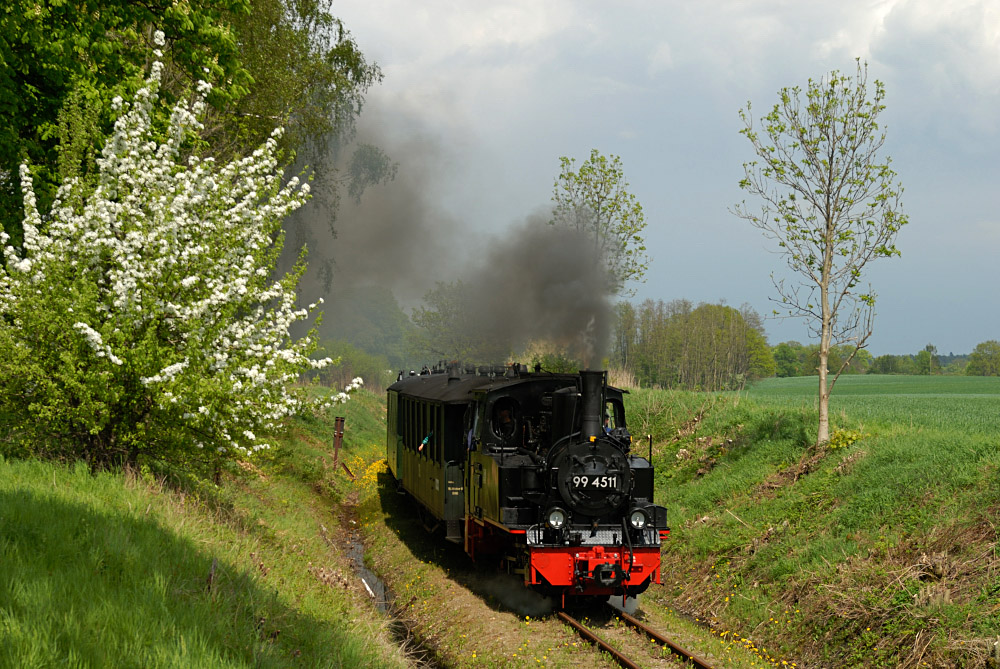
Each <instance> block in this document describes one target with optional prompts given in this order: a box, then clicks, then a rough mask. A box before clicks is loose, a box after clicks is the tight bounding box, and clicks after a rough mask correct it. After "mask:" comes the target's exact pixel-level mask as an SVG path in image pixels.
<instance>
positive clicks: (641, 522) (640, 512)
mask: <svg viewBox="0 0 1000 669" xmlns="http://www.w3.org/2000/svg"><path fill="white" fill-rule="evenodd" d="M628 522H629V524H630V525H632V527H634V528H635V529H637V530H641V529H642V528H644V527H646V525H648V524H649V516H648V515H647V514H646V511H645V509H632V512H631V513H629V514H628Z"/></svg>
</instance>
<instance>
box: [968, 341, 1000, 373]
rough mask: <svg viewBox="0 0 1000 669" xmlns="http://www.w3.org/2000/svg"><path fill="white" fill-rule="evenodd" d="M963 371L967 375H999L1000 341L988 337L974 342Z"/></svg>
mask: <svg viewBox="0 0 1000 669" xmlns="http://www.w3.org/2000/svg"><path fill="white" fill-rule="evenodd" d="M965 373H966V374H967V375H968V376H1000V341H997V340H996V339H990V340H989V341H984V342H982V343H979V344H976V348H974V349H973V350H972V354H971V355H970V356H969V364H968V366H966V368H965Z"/></svg>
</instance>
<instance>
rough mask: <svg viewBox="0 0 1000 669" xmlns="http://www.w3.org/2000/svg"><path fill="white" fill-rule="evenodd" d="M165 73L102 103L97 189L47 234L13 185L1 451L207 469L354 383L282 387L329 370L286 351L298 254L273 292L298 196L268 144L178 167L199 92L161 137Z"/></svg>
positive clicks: (61, 213)
mask: <svg viewBox="0 0 1000 669" xmlns="http://www.w3.org/2000/svg"><path fill="white" fill-rule="evenodd" d="M157 37H158V38H160V39H161V40H162V36H161V35H159V34H158V35H157ZM160 44H162V41H161V42H160ZM154 53H155V54H156V56H157V61H158V60H159V57H160V53H159V51H156V52H154ZM161 70H162V66H161V64H160V63H159V62H155V63H154V65H153V67H152V70H151V74H150V76H149V79H148V80H147V82H146V86H145V87H144V88H143V89H141V90H140V91H139V92H138V93H137V94H136V96H135V99H134V101H133V102H131V103H126V102H123V101H122V100H121V99H116V100H115V104H116V107H117V108H118V111H119V116H118V120H117V122H116V123H115V127H114V132H113V135H112V136H111V138H110V139H109V141H108V142H107V145H106V146H105V147H104V149H103V151H102V154H101V157H100V158H99V159H98V160H97V168H98V177H97V181H96V183H91V184H90V186H85V185H83V184H80V183H66V184H64V185H63V186H62V187H61V188H60V189H59V192H58V196H57V201H56V203H55V205H54V206H53V208H52V211H51V214H50V215H49V216H48V217H46V218H45V219H44V220H43V218H42V217H41V216H40V215H39V213H38V210H37V209H36V204H35V195H34V192H33V188H32V182H31V177H30V173H29V170H28V168H27V167H26V166H24V167H22V168H21V183H22V190H23V193H24V203H25V213H24V243H23V248H21V249H17V248H14V247H13V246H11V245H10V244H9V241H10V240H9V239H8V238H7V235H6V234H3V235H2V238H0V244H2V245H3V247H4V249H3V252H4V263H3V267H2V268H0V448H2V445H3V444H6V445H7V447H8V448H12V447H16V446H17V445H20V446H21V447H26V448H30V449H31V450H34V451H42V452H50V453H55V454H65V455H70V456H74V457H79V456H83V457H86V458H87V459H88V460H90V461H91V462H93V463H94V464H95V465H99V466H100V465H109V464H124V463H136V462H141V461H144V459H150V458H152V459H154V460H165V461H169V462H172V463H183V464H189V465H195V464H199V463H200V464H203V465H211V464H217V463H218V462H219V460H220V459H225V458H229V457H239V456H241V455H242V454H248V453H253V452H255V451H258V450H260V449H262V448H266V447H267V446H268V444H267V443H266V441H265V440H264V438H263V437H262V436H258V435H264V434H267V433H272V432H273V431H274V430H275V429H276V428H278V427H280V425H281V422H282V420H283V419H284V418H285V417H287V416H289V415H291V414H294V413H297V412H300V411H302V410H304V409H307V408H309V407H310V406H315V405H316V404H321V405H322V404H325V405H326V406H329V405H330V404H331V403H335V402H342V401H346V400H347V397H348V395H347V393H349V392H350V391H351V390H353V389H354V388H356V387H357V386H358V385H359V384H360V379H356V380H355V382H354V383H352V384H351V385H350V387H348V388H346V389H345V390H344V392H341V393H339V394H337V395H336V396H334V397H328V398H321V399H318V400H317V399H315V398H313V399H311V400H307V399H306V397H305V395H304V394H303V393H302V389H300V388H297V387H296V386H295V385H294V382H295V381H296V380H297V379H298V378H299V376H300V375H301V374H302V373H303V372H304V371H306V370H309V369H317V368H322V367H324V366H326V365H328V364H330V362H331V361H330V360H329V359H328V358H327V359H322V360H313V359H311V358H310V357H309V356H310V354H311V353H312V351H313V349H314V341H313V337H312V334H311V333H310V335H308V336H306V337H304V338H302V339H298V340H295V339H293V338H291V337H290V335H289V327H290V326H291V325H292V323H294V322H296V321H299V320H302V319H307V318H309V317H310V312H311V311H313V310H314V309H315V307H316V305H310V306H309V308H308V309H304V308H298V307H296V305H295V290H296V287H297V283H298V280H299V277H300V276H301V274H302V272H303V271H304V269H305V260H304V255H303V256H301V257H300V259H299V262H298V264H297V265H296V267H295V269H294V270H293V271H292V272H291V273H289V274H288V275H285V276H284V277H282V278H280V279H278V280H277V281H275V280H274V279H273V278H272V273H273V268H274V265H275V261H276V259H277V257H278V254H279V253H280V252H281V247H282V241H283V240H282V237H281V232H280V231H281V228H280V226H281V221H282V219H283V218H284V217H285V216H287V215H288V214H289V213H290V212H291V211H293V210H294V209H296V208H297V207H299V206H300V205H301V204H302V203H303V202H304V201H305V200H306V198H307V197H308V192H309V189H308V184H305V183H301V182H300V181H299V179H297V178H293V179H291V180H290V181H288V182H287V183H284V184H282V177H281V170H280V168H279V164H278V157H277V156H276V155H275V154H276V142H275V138H276V137H277V136H278V133H277V132H275V134H274V135H273V136H272V138H271V139H270V140H269V141H268V142H267V143H266V144H265V145H264V146H262V147H261V148H260V149H258V150H257V151H255V152H254V153H253V155H251V156H249V157H246V158H243V159H240V160H234V161H233V162H230V163H228V164H225V165H217V164H215V163H214V162H213V161H212V160H210V159H206V160H199V159H198V158H197V157H194V156H192V157H189V158H186V159H185V158H184V153H185V150H184V149H185V146H186V142H189V141H190V139H191V136H192V133H193V132H194V131H196V130H197V129H199V127H200V121H199V117H200V114H201V113H202V112H203V109H204V98H205V95H206V94H207V93H208V91H209V89H210V86H209V85H208V84H206V83H204V82H202V83H201V84H199V87H198V91H197V94H196V95H195V96H194V101H193V102H190V103H180V104H178V105H177V106H176V107H175V108H174V109H173V112H172V115H171V117H170V122H169V127H168V128H167V129H166V131H165V132H164V131H163V130H162V129H161V130H160V131H157V130H156V129H155V128H153V127H152V123H151V114H150V112H151V110H152V107H153V105H154V103H155V102H156V101H157V96H158V90H159V82H160V74H161Z"/></svg>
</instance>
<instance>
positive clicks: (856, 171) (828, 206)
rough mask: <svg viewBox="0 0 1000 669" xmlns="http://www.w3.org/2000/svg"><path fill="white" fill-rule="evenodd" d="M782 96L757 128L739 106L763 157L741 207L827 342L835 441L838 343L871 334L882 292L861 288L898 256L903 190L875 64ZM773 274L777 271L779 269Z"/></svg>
mask: <svg viewBox="0 0 1000 669" xmlns="http://www.w3.org/2000/svg"><path fill="white" fill-rule="evenodd" d="M779 97H780V100H779V102H778V104H776V105H775V106H774V108H773V109H772V110H771V112H770V113H768V114H766V115H765V116H763V117H762V118H761V119H760V124H761V127H760V129H758V128H757V127H756V126H755V123H754V119H753V116H752V114H751V106H750V103H749V102H748V103H747V106H746V108H745V109H743V110H741V111H740V117H741V119H742V120H743V122H744V128H743V129H742V130H741V131H740V132H741V134H743V135H744V136H745V137H746V138H747V139H748V140H749V141H750V143H751V145H752V146H753V149H754V152H755V153H756V154H757V156H758V158H759V160H755V161H752V162H749V163H744V171H745V176H744V178H743V179H742V180H741V181H740V187H741V188H743V189H744V190H746V191H747V192H749V193H751V194H752V195H754V196H757V197H758V198H760V199H761V200H762V201H763V205H762V206H761V209H760V210H759V212H758V211H753V210H751V209H749V208H748V207H747V205H746V203H745V202H744V203H742V204H740V205H737V206H736V207H735V209H734V213H735V214H736V215H738V216H740V217H741V218H743V219H745V220H747V221H749V222H750V223H751V224H752V225H754V226H755V227H757V228H759V229H760V230H762V231H763V232H764V234H765V236H766V237H768V238H770V239H773V240H774V241H775V242H776V243H777V246H778V248H779V250H780V252H781V253H782V254H783V256H784V259H785V261H786V263H787V265H788V267H789V269H790V270H792V272H794V273H796V274H798V275H799V280H798V281H797V282H795V283H792V284H786V282H785V281H784V279H781V280H777V279H775V280H774V285H775V288H776V289H777V292H778V296H779V297H778V300H777V301H779V302H780V304H781V305H782V307H783V308H784V309H785V310H786V312H787V314H788V315H790V316H797V317H803V318H804V319H805V320H806V322H807V323H808V324H809V326H810V328H811V330H812V332H813V333H814V335H815V336H816V337H817V338H818V339H819V361H818V362H819V364H818V369H819V403H818V404H819V428H818V430H817V441H818V442H819V443H823V442H826V441H828V440H829V438H830V419H829V406H830V392H831V391H832V389H833V386H834V385H835V384H836V381H837V379H838V378H839V376H840V374H841V373H842V372H843V371H844V369H846V368H847V365H849V364H850V362H851V360H852V359H853V356H852V355H851V356H847V357H846V358H844V359H843V360H842V361H841V362H840V365H839V366H838V367H837V368H835V369H833V376H832V378H830V376H829V373H828V365H827V363H828V360H829V357H830V351H831V348H832V347H833V346H836V345H839V344H850V345H851V346H852V347H853V349H854V351H855V352H857V351H860V350H861V349H862V348H864V347H865V346H866V345H867V341H868V338H869V337H870V336H871V334H872V332H873V320H874V315H875V293H874V292H873V291H872V290H871V287H870V286H869V287H868V289H867V290H864V291H863V290H862V289H861V288H860V287H859V286H860V282H861V276H862V272H863V270H864V269H865V267H866V266H867V265H868V263H870V262H872V261H873V260H875V259H878V258H888V257H891V256H894V255H899V251H898V250H897V249H896V246H895V239H896V236H897V233H898V232H899V229H900V228H901V227H902V226H903V225H905V224H906V222H907V218H906V216H905V215H904V214H903V213H902V204H901V195H902V188H901V187H900V186H899V184H898V183H896V182H895V181H894V179H895V177H896V173H895V172H894V171H893V170H892V169H891V168H890V164H891V160H890V159H889V158H885V159H882V158H881V157H880V151H881V149H882V146H883V144H884V142H885V137H886V135H885V132H884V131H883V130H881V128H880V126H879V123H878V119H879V114H880V113H881V112H882V111H883V110H884V109H885V105H884V104H883V101H884V99H885V87H884V86H883V85H882V83H881V82H879V81H878V80H876V81H875V82H874V86H873V87H871V88H870V87H869V84H868V69H867V65H865V66H862V64H861V62H860V61H858V66H857V72H856V74H855V75H854V76H853V77H852V76H847V75H842V74H840V73H839V72H837V71H834V72H832V73H830V75H829V76H827V77H824V78H822V79H821V80H819V81H813V80H811V79H810V80H809V85H808V88H807V90H806V91H805V97H804V99H803V91H802V90H801V89H800V88H799V87H794V88H784V89H782V90H781V91H780V92H779ZM772 278H773V276H772Z"/></svg>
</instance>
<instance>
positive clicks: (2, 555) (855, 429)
mask: <svg viewBox="0 0 1000 669" xmlns="http://www.w3.org/2000/svg"><path fill="white" fill-rule="evenodd" d="M814 385H815V382H814V380H812V379H805V380H803V379H789V380H773V381H770V382H767V383H764V384H761V385H760V386H758V387H756V388H754V389H753V390H752V391H751V392H750V393H747V394H742V395H726V394H723V395H711V396H709V395H699V394H693V393H671V392H663V391H650V390H639V391H634V392H633V393H632V394H631V395H629V396H628V402H629V411H630V421H631V423H630V424H631V425H632V427H633V429H634V431H635V432H637V433H647V432H648V433H651V434H653V436H654V452H655V459H656V464H657V466H658V481H657V483H658V494H659V495H660V500H659V501H661V502H662V503H664V504H666V505H667V506H668V507H669V509H670V517H671V523H672V528H673V533H672V535H671V538H670V540H669V541H668V544H667V546H666V548H665V551H664V559H665V568H664V575H665V578H664V580H665V586H664V587H663V588H653V589H651V590H650V591H649V592H648V593H647V595H646V596H645V597H646V603H645V604H644V608H646V609H649V610H652V609H653V608H654V607H656V606H658V605H659V606H661V607H662V606H669V607H672V608H675V609H679V610H681V611H685V612H688V613H691V614H693V615H694V616H695V617H697V618H699V619H700V620H705V619H706V618H707V619H709V620H711V621H712V624H713V625H714V626H715V628H714V631H713V633H714V635H715V638H717V639H718V643H719V644H722V645H725V644H732V645H733V646H739V647H741V648H742V647H747V646H749V647H750V648H752V649H753V654H752V655H751V658H752V657H758V658H762V659H763V660H764V661H765V662H767V661H769V658H778V657H782V658H790V659H791V658H794V659H795V660H797V662H798V664H799V665H800V666H858V665H870V666H900V665H903V666H906V665H909V666H922V664H923V663H927V664H928V665H929V666H935V665H941V664H949V665H958V666H977V665H982V664H984V663H985V661H986V659H985V658H986V656H987V654H988V653H989V652H990V651H989V645H988V644H989V643H990V642H991V641H992V640H993V639H995V637H996V636H997V634H998V633H1000V560H998V557H997V536H996V531H995V529H994V526H993V524H992V521H993V518H995V516H996V512H997V510H998V509H1000V483H998V481H1000V474H998V471H1000V449H998V448H997V444H998V443H1000V438H998V437H1000V426H998V421H997V420H996V418H995V417H996V416H997V415H998V414H1000V411H998V409H1000V382H998V381H997V380H993V379H986V380H981V379H959V378H956V379H946V378H922V379H921V378H900V377H882V378H873V377H858V378H846V379H842V380H841V382H840V384H838V387H837V390H836V391H835V395H834V402H833V420H834V429H835V430H837V431H839V433H840V436H839V437H838V439H839V441H837V443H838V444H842V445H840V446H839V447H837V448H830V449H824V450H820V451H815V450H814V449H811V448H809V444H810V443H811V439H812V435H814V434H815V427H814V422H815V410H814V400H813V399H812V393H813V392H814ZM346 415H347V430H346V437H345V446H344V451H343V453H342V457H341V460H342V461H346V462H347V464H348V466H349V467H350V468H351V470H352V472H353V473H355V474H356V475H357V478H356V480H353V481H352V480H350V479H349V478H348V476H347V474H346V473H345V472H344V471H343V470H342V469H341V468H340V467H339V466H338V467H337V468H334V467H333V461H332V453H331V449H330V447H329V444H330V443H331V441H332V436H333V435H332V421H329V420H310V421H299V422H298V423H296V425H295V426H294V429H293V432H292V435H291V436H290V438H289V440H288V446H287V447H286V448H285V449H282V450H281V451H278V452H276V453H274V454H273V456H272V457H271V459H270V460H268V461H265V462H261V463H258V465H257V466H255V467H248V468H247V471H246V472H245V474H244V475H243V476H240V477H232V478H231V479H230V480H228V481H226V482H225V483H224V485H223V486H222V487H221V488H211V489H203V490H201V491H198V492H194V493H193V492H191V491H190V490H189V491H188V492H187V493H186V494H185V493H180V492H175V491H170V490H166V489H164V488H163V487H162V486H161V485H158V484H157V483H156V482H155V481H150V480H144V479H143V478H142V477H139V478H138V479H136V478H130V477H123V476H112V475H110V474H104V475H99V476H92V475H90V474H89V473H88V472H87V471H86V470H84V469H82V468H79V467H64V466H59V465H52V464H49V463H38V462H13V461H7V462H0V563H2V564H3V567H4V568H3V569H0V666H51V665H54V664H64V663H66V662H68V661H69V662H77V663H79V664H81V665H83V666H102V665H125V666H128V665H132V666H250V665H254V666H256V665H260V666H287V665H291V664H296V665H301V666H323V665H327V666H343V665H356V666H387V665H389V666H391V665H396V666H401V665H403V664H405V662H406V660H405V658H402V657H400V655H399V653H398V651H397V650H396V649H395V647H394V646H393V644H392V643H391V641H389V640H388V639H387V635H386V633H385V631H384V621H382V619H381V618H380V617H379V616H378V615H377V614H376V612H374V611H373V609H372V607H371V606H370V604H369V603H368V602H367V601H366V599H365V596H364V595H363V594H359V591H358V588H357V580H356V579H355V578H354V577H353V575H352V574H351V572H350V568H349V567H348V566H347V563H346V561H345V559H344V555H343V552H342V548H343V545H344V537H343V535H342V533H341V531H340V529H339V528H340V525H341V523H340V521H339V519H338V518H337V516H336V515H335V509H336V506H337V505H336V504H335V502H337V501H340V502H342V503H344V504H347V505H350V504H351V503H353V502H354V501H355V500H360V510H361V516H360V518H361V520H362V521H363V522H364V523H365V524H366V525H367V527H366V528H365V530H364V532H365V534H366V536H367V537H368V539H369V541H371V542H372V544H371V545H370V546H369V557H370V559H371V560H372V561H373V562H374V563H376V565H377V566H379V567H380V568H382V569H383V570H384V571H385V572H386V576H387V577H388V580H389V581H390V584H391V585H393V586H394V587H395V589H396V591H397V593H399V595H400V599H399V600H397V602H396V606H397V610H398V611H401V612H404V614H405V615H410V616H413V618H414V619H418V618H419V619H422V620H425V621H430V623H429V624H426V625H425V626H424V627H423V628H422V629H421V630H420V634H421V635H422V637H423V638H424V640H425V641H427V642H429V643H431V644H432V645H434V646H435V648H436V650H437V652H438V654H439V655H440V656H441V657H442V658H444V659H446V661H447V662H449V663H454V664H457V665H462V666H464V665H466V664H468V665H480V664H486V665H489V666H521V663H522V659H523V658H525V657H526V658H527V659H528V661H529V663H530V664H532V665H533V666H537V665H538V664H544V665H546V666H577V665H579V663H580V662H581V661H583V662H589V661H592V656H590V655H583V656H581V655H579V654H578V653H579V652H581V651H580V649H579V648H578V647H577V645H576V640H575V638H574V637H573V636H572V634H569V633H567V632H566V631H565V630H564V629H563V628H562V627H561V626H560V625H558V624H554V623H552V622H551V621H537V620H535V619H530V620H526V619H525V618H524V617H523V614H522V615H521V616H520V617H519V616H518V614H516V613H513V612H512V610H511V607H509V606H505V605H503V604H502V603H498V602H494V601H492V598H493V594H491V593H493V592H495V590H492V589H491V588H492V584H490V585H483V584H482V583H477V581H478V580H481V579H485V578H486V577H485V576H484V575H483V574H481V573H478V572H476V571H475V570H469V569H468V565H467V562H466V561H465V560H464V556H463V555H461V551H460V550H459V551H449V550H448V547H447V546H446V545H445V544H442V543H441V542H438V541H434V540H433V539H428V538H427V537H423V536H422V535H421V533H420V532H418V531H416V528H414V527H413V517H412V513H411V510H410V509H406V508H403V506H401V500H402V499H403V498H398V497H397V496H395V494H394V493H392V491H391V490H389V489H387V488H386V487H385V486H382V487H380V486H379V478H378V474H379V472H380V471H381V469H382V466H381V465H380V463H379V459H380V458H381V457H382V449H383V440H384V402H383V400H382V398H381V397H376V396H374V395H371V394H369V393H361V394H359V395H358V396H357V397H356V399H355V400H353V401H352V402H351V403H350V404H348V405H347V407H346ZM852 440H853V441H852ZM642 450H644V449H642ZM382 482H383V483H384V479H382ZM400 537H403V538H404V539H405V540H403V541H401V540H400ZM216 559H217V560H218V562H217V567H216V570H215V576H214V579H213V582H212V585H211V587H209V585H208V575H209V572H210V569H211V565H212V562H213V560H216ZM467 587H468V588H471V589H472V593H473V594H472V595H470V596H466V590H465V588H467ZM501 587H504V586H503V585H502V584H501ZM500 594H503V593H500ZM456 595H458V596H457V597H456ZM483 603H485V604H487V607H486V609H488V611H487V612H486V613H485V614H484V613H483ZM470 616H472V617H474V618H477V620H476V624H478V625H479V626H480V627H479V628H481V629H486V630H488V631H489V634H477V635H472V634H467V632H469V631H470V624H469V623H470V620H471V619H470ZM483 626H485V627H483ZM471 629H473V630H475V629H477V627H476V626H475V625H473V626H472V627H471ZM696 650H697V649H696ZM720 655H721V653H719V652H718V651H717V656H720ZM751 661H752V660H751ZM751 666H752V664H751Z"/></svg>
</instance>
